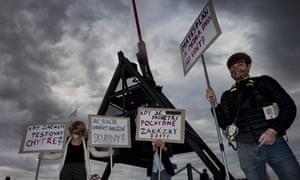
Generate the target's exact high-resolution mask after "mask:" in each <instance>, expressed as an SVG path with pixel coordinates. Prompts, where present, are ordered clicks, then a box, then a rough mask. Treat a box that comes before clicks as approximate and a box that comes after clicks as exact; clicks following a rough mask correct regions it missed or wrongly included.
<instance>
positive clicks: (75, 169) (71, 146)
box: [39, 121, 113, 180]
mask: <svg viewBox="0 0 300 180" xmlns="http://www.w3.org/2000/svg"><path fill="white" fill-rule="evenodd" d="M69 132H70V134H71V137H69V138H67V142H66V145H65V150H64V152H63V153H51V152H49V153H44V152H42V153H40V154H39V158H40V159H59V158H62V162H61V164H60V167H59V179H60V180H87V179H90V177H91V168H90V163H89V156H90V153H91V154H92V155H93V156H94V157H108V156H109V155H110V154H112V153H113V152H112V151H111V149H109V150H108V151H98V150H96V148H95V147H88V146H87V145H86V137H85V136H86V132H87V129H86V126H85V124H84V122H82V121H75V122H73V123H72V124H71V126H70V128H69Z"/></svg>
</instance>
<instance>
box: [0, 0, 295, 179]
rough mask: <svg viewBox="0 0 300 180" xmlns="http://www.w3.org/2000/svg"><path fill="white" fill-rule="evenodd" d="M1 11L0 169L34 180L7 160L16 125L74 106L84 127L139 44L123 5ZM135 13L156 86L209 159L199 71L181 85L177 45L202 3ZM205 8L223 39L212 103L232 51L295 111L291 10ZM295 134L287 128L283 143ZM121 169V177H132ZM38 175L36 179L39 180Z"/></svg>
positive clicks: (20, 161) (212, 137) (56, 1)
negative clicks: (289, 96) (271, 79)
mask: <svg viewBox="0 0 300 180" xmlns="http://www.w3.org/2000/svg"><path fill="white" fill-rule="evenodd" d="M0 3H1V6H0V27H1V28H0V114H1V120H0V126H1V127H5V129H9V131H8V132H6V131H0V136H1V137H3V138H1V143H2V142H5V147H4V146H1V150H2V151H3V152H4V154H2V155H1V157H0V161H1V163H0V164H1V165H3V167H9V168H15V167H17V168H19V169H21V171H19V173H20V172H23V171H24V172H25V171H26V172H28V174H30V175H29V176H30V177H29V178H28V179H33V178H32V177H33V176H32V175H31V174H34V171H35V168H32V167H35V165H36V163H37V162H36V159H37V158H36V154H34V155H32V156H30V155H28V154H26V155H24V156H23V155H20V156H16V154H17V150H18V146H19V144H20V138H21V137H22V133H23V130H24V126H25V124H28V123H36V122H46V120H49V119H58V118H60V117H65V116H67V115H68V114H69V113H71V111H73V110H74V107H80V108H79V111H78V112H79V113H78V117H80V119H83V120H85V119H86V114H87V112H89V113H93V112H95V111H96V110H97V108H98V107H99V105H100V103H101V99H102V98H103V96H104V94H105V91H106V89H107V86H108V85H109V81H110V80H111V77H112V75H113V73H114V70H115V68H116V66H117V63H118V58H117V52H118V51H120V50H123V51H125V56H126V57H128V58H129V59H130V60H132V61H133V62H136V57H135V53H136V52H137V42H138V38H137V35H136V29H135V23H134V18H133V12H132V7H131V1H128V0H101V1H99V0H87V1H85V0H84V1H82V0H63V1H62V0H6V1H5V0H0ZM136 4H137V7H138V12H139V17H140V24H141V28H142V34H143V37H144V40H145V41H146V45H147V48H148V49H147V50H148V56H149V57H150V58H149V59H150V67H151V68H152V72H153V75H154V78H155V80H156V81H157V83H158V85H162V86H163V87H164V88H163V92H164V93H165V94H166V96H167V97H168V98H169V99H170V101H171V102H172V103H173V104H174V105H175V106H176V107H178V108H186V109H187V118H188V121H189V122H191V124H192V125H193V127H195V129H196V130H197V132H198V131H199V132H200V133H199V134H200V135H201V137H202V139H203V140H204V141H205V142H207V143H208V144H209V146H210V147H211V148H213V150H214V151H216V152H218V147H217V142H216V141H217V139H216V129H215V127H214V122H213V119H212V116H211V112H210V107H209V103H208V102H207V101H206V99H205V88H206V84H205V83H206V82H205V79H204V75H203V68H202V67H201V64H200V63H197V64H196V65H195V67H193V69H192V70H191V71H190V72H189V74H188V75H187V77H183V72H182V67H181V61H180V58H181V57H180V52H179V43H180V41H181V40H182V39H183V37H184V35H185V33H186V32H187V31H188V29H189V27H190V26H191V24H192V23H193V21H194V20H195V18H196V16H198V14H199V13H200V11H201V9H202V8H203V6H204V5H205V4H206V1H204V0H185V1H182V0H153V1H149V0H137V1H136ZM214 5H215V9H216V13H217V16H218V20H219V22H220V24H221V25H222V26H221V30H222V34H221V36H220V38H218V39H217V40H216V43H214V45H213V46H212V47H211V48H210V49H209V50H208V51H207V52H206V54H205V57H206V59H207V66H208V70H209V73H210V74H209V76H210V78H211V82H212V84H213V86H214V87H215V89H216V91H217V92H218V94H221V92H222V90H224V89H226V88H228V87H230V85H231V84H230V83H232V82H231V81H230V77H229V75H228V74H227V73H228V72H227V70H226V69H225V67H224V63H225V61H226V58H227V57H228V56H229V55H230V54H231V53H233V52H234V51H235V50H236V49H238V50H245V51H249V52H250V53H251V55H253V58H254V59H253V60H254V65H255V66H256V68H253V70H254V72H256V73H257V72H258V73H267V74H268V73H271V74H272V75H274V74H278V75H277V76H276V78H278V79H279V80H280V81H281V82H283V83H284V85H285V86H288V90H289V91H290V92H293V97H295V100H296V103H297V104H298V105H299V103H298V102H299V101H300V98H299V97H300V94H299V91H300V90H299V89H300V88H299V85H298V84H299V80H298V76H299V75H300V74H299V71H298V65H299V61H298V59H299V57H300V54H299V53H300V48H299V42H300V38H299V36H300V35H299V33H298V32H300V28H299V25H300V24H299V23H298V20H297V18H298V17H300V14H299V11H298V7H299V6H300V5H299V3H298V1H289V2H284V1H279V0H275V1H260V0H257V1H222V0H215V1H214ZM252 25H253V26H255V27H253V28H252V27H251V26H252ZM256 26H257V27H256ZM237 46H238V47H237ZM225 73H226V74H225ZM295 125H296V126H297V124H295ZM298 126H299V123H298ZM293 130H294V131H293ZM295 132H296V128H295V127H294V128H293V129H292V133H291V134H293V135H295V134H296V133H295ZM295 139H297V138H296V137H295ZM297 140H298V139H297ZM292 141H293V139H292ZM293 142H295V140H294V141H293ZM296 148H298V147H296ZM298 149H299V148H298ZM228 154H229V157H230V158H229V159H230V160H229V161H230V167H231V168H233V169H234V170H235V171H239V172H240V170H239V168H238V164H237V163H236V162H237V161H236V158H232V157H233V156H232V154H234V152H232V151H229V153H228ZM298 157H299V153H298ZM190 159H192V160H193V162H195V163H197V162H198V163H199V164H201V165H199V164H198V165H199V166H198V167H203V165H202V164H203V163H202V162H200V161H201V160H199V158H198V157H197V158H194V157H186V156H184V158H183V160H181V161H180V162H179V164H180V165H182V166H183V165H185V163H186V160H190ZM58 163H59V162H56V164H58ZM97 163H98V162H97ZM28 164H30V165H31V166H28ZM1 167H2V166H0V168H1ZM46 167H47V168H48V166H45V168H46ZM4 169H5V168H4ZM123 169H125V170H124V172H123V173H120V176H122V175H124V174H126V173H127V174H126V175H127V176H130V175H132V174H131V173H128V172H127V169H126V168H123ZM0 171H1V170H0ZM15 171H16V170H14V171H11V170H7V171H5V172H9V173H11V172H15ZM141 171H143V170H141ZM42 172H43V175H45V176H43V178H45V177H47V176H48V174H47V172H46V171H42ZM139 173H141V172H139ZM2 174H4V173H3V172H0V175H2ZM6 174H7V173H6ZM141 174H143V172H142V173H141ZM18 177H21V176H18ZM49 177H55V175H53V174H51V175H49ZM242 177H243V176H242Z"/></svg>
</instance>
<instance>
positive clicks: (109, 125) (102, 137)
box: [88, 114, 131, 148]
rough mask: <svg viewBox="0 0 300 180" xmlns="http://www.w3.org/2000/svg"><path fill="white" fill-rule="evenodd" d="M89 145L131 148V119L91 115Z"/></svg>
mask: <svg viewBox="0 0 300 180" xmlns="http://www.w3.org/2000/svg"><path fill="white" fill-rule="evenodd" d="M88 126H89V138H88V145H89V146H97V147H119V148H122V147H124V148H130V147H131V139H130V119H129V118H128V117H119V116H100V115H91V114H90V115H89V116H88Z"/></svg>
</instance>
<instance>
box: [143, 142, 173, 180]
mask: <svg viewBox="0 0 300 180" xmlns="http://www.w3.org/2000/svg"><path fill="white" fill-rule="evenodd" d="M143 144H144V145H143V151H144V153H145V154H146V156H147V157H149V159H148V164H147V176H149V177H150V180H158V179H159V178H158V177H159V175H160V179H161V180H171V177H172V176H173V175H174V174H175V171H174V166H173V164H172V163H171V161H170V157H172V156H173V150H172V145H171V144H168V143H165V142H163V141H162V140H160V139H159V140H156V141H155V142H144V143H143ZM160 149H161V151H162V152H161V155H162V156H161V162H159V160H160V157H159V154H160ZM159 170H160V173H159Z"/></svg>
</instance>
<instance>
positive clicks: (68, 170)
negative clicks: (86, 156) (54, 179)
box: [59, 163, 86, 180]
mask: <svg viewBox="0 0 300 180" xmlns="http://www.w3.org/2000/svg"><path fill="white" fill-rule="evenodd" d="M59 179H60V180H86V172H85V166H84V163H66V164H65V165H64V167H63V169H62V171H61V172H60V176H59Z"/></svg>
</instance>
